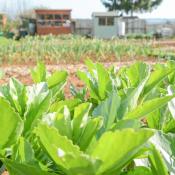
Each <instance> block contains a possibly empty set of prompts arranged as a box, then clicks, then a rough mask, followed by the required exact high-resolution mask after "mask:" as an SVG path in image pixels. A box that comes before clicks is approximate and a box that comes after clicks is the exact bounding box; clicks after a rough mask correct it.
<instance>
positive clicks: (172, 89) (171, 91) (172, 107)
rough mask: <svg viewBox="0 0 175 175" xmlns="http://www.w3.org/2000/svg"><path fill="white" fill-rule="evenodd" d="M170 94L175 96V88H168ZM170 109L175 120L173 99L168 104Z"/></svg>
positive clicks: (174, 102)
mask: <svg viewBox="0 0 175 175" xmlns="http://www.w3.org/2000/svg"><path fill="white" fill-rule="evenodd" d="M168 94H169V95H173V94H175V88H174V86H169V87H168ZM168 108H169V110H170V112H171V115H172V117H173V118H174V119H175V99H172V100H171V101H170V102H169V103H168Z"/></svg>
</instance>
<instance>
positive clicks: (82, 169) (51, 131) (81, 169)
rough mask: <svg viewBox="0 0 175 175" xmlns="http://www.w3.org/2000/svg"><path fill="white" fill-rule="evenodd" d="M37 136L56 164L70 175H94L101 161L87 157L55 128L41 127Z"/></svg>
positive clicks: (37, 131)
mask: <svg viewBox="0 0 175 175" xmlns="http://www.w3.org/2000/svg"><path fill="white" fill-rule="evenodd" d="M36 134H37V136H38V137H39V139H40V142H41V143H42V145H43V147H44V148H45V150H46V151H47V152H48V154H49V155H50V157H51V158H52V159H53V160H54V162H55V163H56V164H57V165H58V166H60V167H62V170H63V171H64V172H65V173H66V174H68V175H74V174H77V175H82V174H83V175H89V174H91V175H94V174H95V172H96V170H97V169H98V167H99V165H100V161H98V160H96V159H93V158H91V157H90V156H88V155H85V154H84V153H83V152H81V151H80V149H79V147H78V146H76V145H73V143H72V141H71V140H68V138H67V137H65V136H61V135H60V134H59V132H58V131H57V130H56V129H55V128H49V127H47V126H46V125H40V126H39V127H38V128H37V130H36Z"/></svg>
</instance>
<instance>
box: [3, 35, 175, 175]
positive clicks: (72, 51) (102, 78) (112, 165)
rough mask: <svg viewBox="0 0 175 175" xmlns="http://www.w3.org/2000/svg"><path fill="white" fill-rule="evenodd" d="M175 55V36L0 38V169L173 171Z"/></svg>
mask: <svg viewBox="0 0 175 175" xmlns="http://www.w3.org/2000/svg"><path fill="white" fill-rule="evenodd" d="M88 58H91V59H88ZM174 59H175V41H174V40H159V41H156V40H140V39H139V40H138V39H137V40H136V39H113V40H98V39H87V38H83V37H79V36H71V35H70V36H59V37H55V36H51V35H50V36H42V37H39V36H36V37H26V38H23V39H21V40H19V41H15V40H12V39H6V38H3V37H0V62H1V66H0V106H1V107H0V124H1V127H0V174H1V173H2V174H3V175H6V174H10V175H173V174H175V165H174V163H175V141H174V140H175V101H174V98H175V61H174ZM1 133H3V134H1Z"/></svg>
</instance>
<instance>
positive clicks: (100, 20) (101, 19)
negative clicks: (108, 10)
mask: <svg viewBox="0 0 175 175" xmlns="http://www.w3.org/2000/svg"><path fill="white" fill-rule="evenodd" d="M98 22H99V26H105V25H106V18H105V17H100V18H99V21H98Z"/></svg>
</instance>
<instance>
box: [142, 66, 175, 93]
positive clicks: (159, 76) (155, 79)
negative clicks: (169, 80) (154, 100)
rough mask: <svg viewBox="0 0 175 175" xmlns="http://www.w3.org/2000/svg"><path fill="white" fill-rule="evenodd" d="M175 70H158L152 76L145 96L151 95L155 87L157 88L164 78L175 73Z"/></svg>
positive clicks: (147, 84) (145, 89)
mask: <svg viewBox="0 0 175 175" xmlns="http://www.w3.org/2000/svg"><path fill="white" fill-rule="evenodd" d="M174 71H175V69H168V68H157V69H156V70H154V71H153V72H152V73H151V76H150V78H149V80H148V82H147V83H146V85H145V88H144V94H147V93H149V92H150V91H151V90H152V89H153V88H154V87H156V86H157V85H158V84H159V83H160V82H161V81H162V80H163V79H164V78H166V77H167V76H168V75H169V74H171V73H172V72H174Z"/></svg>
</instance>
